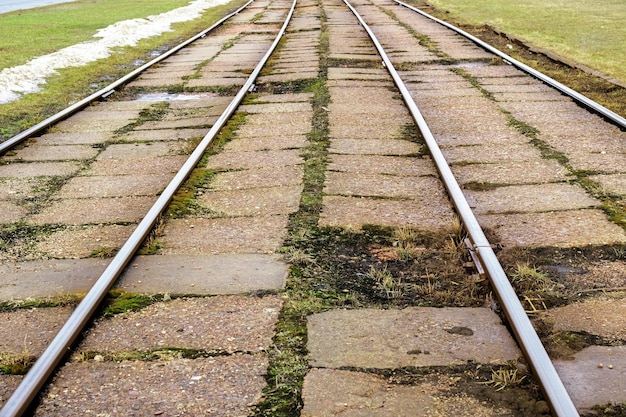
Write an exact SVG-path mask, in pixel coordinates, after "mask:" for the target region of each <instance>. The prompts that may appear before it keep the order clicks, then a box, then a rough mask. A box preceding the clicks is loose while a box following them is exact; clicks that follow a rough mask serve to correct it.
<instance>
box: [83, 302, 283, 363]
mask: <svg viewBox="0 0 626 417" xmlns="http://www.w3.org/2000/svg"><path fill="white" fill-rule="evenodd" d="M281 306H282V299H281V298H280V297H279V296H276V295H271V296H266V297H246V296H218V297H208V298H178V299H175V300H171V301H167V302H159V303H155V304H152V305H150V306H148V307H145V308H142V309H141V310H139V311H133V312H127V313H123V314H119V315H116V316H114V317H112V318H109V319H100V320H97V321H96V323H95V324H94V326H93V327H92V328H91V329H90V330H89V331H88V332H87V334H86V336H85V339H84V340H83V341H82V342H81V344H80V345H79V346H78V348H77V354H78V355H80V352H81V351H83V352H84V351H87V352H94V351H95V352H101V353H104V352H107V353H113V352H132V351H150V350H155V349H163V348H186V349H198V350H207V351H211V350H216V351H224V352H228V353H231V354H232V353H235V352H247V353H258V352H261V351H263V350H264V349H266V348H267V347H269V345H270V344H271V342H272V337H273V335H274V326H275V325H276V321H277V320H278V314H279V313H280V309H281Z"/></svg>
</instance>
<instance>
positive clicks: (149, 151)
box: [97, 142, 186, 161]
mask: <svg viewBox="0 0 626 417" xmlns="http://www.w3.org/2000/svg"><path fill="white" fill-rule="evenodd" d="M185 148H186V145H185V143H167V142H154V143H121V144H114V145H109V146H107V148H106V149H105V150H103V151H102V152H101V153H100V154H99V155H98V158H97V160H98V161H103V160H107V159H144V158H149V157H155V156H171V155H180V154H183V153H184V152H183V151H184V150H185Z"/></svg>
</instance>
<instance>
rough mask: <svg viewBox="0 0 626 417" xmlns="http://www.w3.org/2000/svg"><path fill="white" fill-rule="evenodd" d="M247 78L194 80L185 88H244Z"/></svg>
mask: <svg viewBox="0 0 626 417" xmlns="http://www.w3.org/2000/svg"><path fill="white" fill-rule="evenodd" d="M246 80H247V78H246V77H239V78H234V77H233V78H215V77H213V76H211V77H201V78H194V79H192V80H189V81H187V82H186V83H185V86H186V87H188V88H199V87H230V86H239V87H241V86H243V85H244V84H245V82H246Z"/></svg>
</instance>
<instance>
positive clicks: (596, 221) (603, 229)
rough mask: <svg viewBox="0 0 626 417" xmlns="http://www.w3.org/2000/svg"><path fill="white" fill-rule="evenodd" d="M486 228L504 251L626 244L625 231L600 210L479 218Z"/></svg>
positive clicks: (484, 216)
mask: <svg viewBox="0 0 626 417" xmlns="http://www.w3.org/2000/svg"><path fill="white" fill-rule="evenodd" d="M477 217H478V221H479V222H480V224H481V225H482V226H483V227H484V228H488V229H491V230H492V231H493V232H494V233H495V234H496V235H497V236H498V238H499V241H498V242H492V243H499V244H501V245H503V246H504V247H513V246H531V247H546V246H557V247H563V248H575V247H578V246H588V245H610V244H615V243H626V233H625V232H624V229H622V228H621V227H619V226H618V225H616V224H615V223H611V222H609V220H608V219H607V217H606V214H605V213H604V212H602V211H600V210H593V209H592V210H572V211H561V212H552V213H522V214H510V215H506V214H493V215H478V216H477Z"/></svg>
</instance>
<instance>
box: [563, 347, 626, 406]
mask: <svg viewBox="0 0 626 417" xmlns="http://www.w3.org/2000/svg"><path fill="white" fill-rule="evenodd" d="M625 363H626V346H589V347H588V348H585V349H583V350H582V351H580V352H578V353H577V354H575V355H574V360H570V361H566V360H555V361H554V367H555V368H556V371H557V373H558V374H559V376H560V377H561V380H562V381H563V385H565V388H566V389H567V392H568V393H569V394H570V397H571V398H572V401H573V402H574V405H575V406H576V408H577V409H578V410H579V411H581V412H586V411H590V409H591V407H593V406H594V405H596V404H600V405H606V404H620V403H624V402H626V390H625V389H624V380H626V366H625V365H624V364H625Z"/></svg>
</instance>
